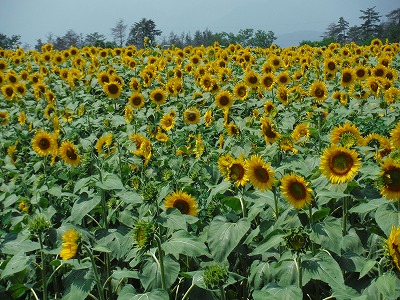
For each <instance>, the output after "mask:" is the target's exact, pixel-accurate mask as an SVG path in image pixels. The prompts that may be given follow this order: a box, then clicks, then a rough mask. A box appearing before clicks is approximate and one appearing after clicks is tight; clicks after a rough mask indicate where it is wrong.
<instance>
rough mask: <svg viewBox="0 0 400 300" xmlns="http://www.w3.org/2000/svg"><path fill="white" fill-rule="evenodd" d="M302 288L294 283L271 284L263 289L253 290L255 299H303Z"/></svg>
mask: <svg viewBox="0 0 400 300" xmlns="http://www.w3.org/2000/svg"><path fill="white" fill-rule="evenodd" d="M302 298H303V292H302V290H301V289H300V288H299V287H297V286H294V285H289V286H285V287H280V286H274V285H271V286H270V287H267V288H265V289H263V290H261V291H260V290H256V291H254V292H253V299H254V300H265V299H268V300H293V299H302Z"/></svg>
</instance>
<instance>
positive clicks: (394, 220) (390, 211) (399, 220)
mask: <svg viewBox="0 0 400 300" xmlns="http://www.w3.org/2000/svg"><path fill="white" fill-rule="evenodd" d="M375 220H376V223H377V224H378V226H379V227H380V228H381V229H382V231H383V232H384V233H385V234H386V235H387V236H389V234H390V231H391V230H392V226H393V225H394V226H398V225H399V224H400V212H399V211H397V209H396V208H395V207H394V205H393V203H391V202H387V203H384V204H382V205H381V206H379V207H378V209H377V210H376V212H375Z"/></svg>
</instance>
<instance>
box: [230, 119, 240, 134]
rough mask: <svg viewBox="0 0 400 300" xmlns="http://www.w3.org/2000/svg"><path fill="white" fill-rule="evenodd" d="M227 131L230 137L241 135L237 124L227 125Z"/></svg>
mask: <svg viewBox="0 0 400 300" xmlns="http://www.w3.org/2000/svg"><path fill="white" fill-rule="evenodd" d="M227 131H228V135H230V136H239V135H240V129H239V127H238V126H237V125H236V124H235V123H232V122H231V123H229V124H227Z"/></svg>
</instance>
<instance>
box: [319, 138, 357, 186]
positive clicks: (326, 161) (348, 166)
mask: <svg viewBox="0 0 400 300" xmlns="http://www.w3.org/2000/svg"><path fill="white" fill-rule="evenodd" d="M360 161H361V159H360V158H359V157H358V153H357V152H356V151H355V150H353V149H348V148H345V147H343V146H337V145H331V146H330V147H328V148H327V149H325V151H324V153H323V155H322V157H321V164H320V169H321V171H322V173H323V174H324V175H325V176H326V177H327V178H328V179H329V181H330V182H332V183H344V182H347V181H349V180H351V179H352V178H353V177H354V176H355V175H356V174H357V172H358V169H359V168H360V167H361V163H360Z"/></svg>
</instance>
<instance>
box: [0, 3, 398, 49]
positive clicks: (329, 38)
mask: <svg viewBox="0 0 400 300" xmlns="http://www.w3.org/2000/svg"><path fill="white" fill-rule="evenodd" d="M360 12H361V13H362V15H361V16H360V17H359V18H360V19H361V20H362V23H361V24H360V25H359V26H357V25H355V26H350V25H349V22H347V21H346V20H345V19H344V18H343V17H340V18H339V20H338V21H337V22H336V23H331V24H329V26H328V28H327V29H326V31H325V32H324V34H323V35H322V36H321V38H322V40H320V41H302V42H300V45H302V44H311V45H314V46H318V45H319V46H323V45H328V44H329V43H332V42H337V43H341V44H345V43H349V42H355V43H357V44H368V43H369V42H370V41H371V40H372V39H374V38H380V39H381V40H386V39H387V40H388V41H389V42H398V41H400V8H398V9H395V10H393V11H391V12H390V13H389V14H387V15H386V17H387V20H386V21H384V22H381V18H382V16H381V15H380V14H379V13H378V12H377V11H376V10H375V7H371V8H367V9H366V10H360ZM161 35H162V31H161V30H159V29H157V26H156V24H155V23H154V21H153V20H151V19H146V18H142V19H141V20H140V21H138V22H136V23H134V24H133V25H132V26H131V27H130V28H129V30H128V25H127V24H126V23H125V22H124V21H123V20H122V19H120V20H118V21H117V23H116V24H115V26H114V27H112V28H111V37H112V40H111V41H110V40H107V38H106V36H105V35H104V34H101V33H99V32H94V33H90V34H86V35H83V34H82V33H81V34H78V33H76V32H75V31H74V30H72V29H70V30H68V31H67V32H66V33H65V35H63V36H55V35H54V34H52V33H49V34H48V35H47V36H46V39H45V40H42V39H38V40H37V43H36V45H35V46H34V48H35V49H36V50H39V51H40V50H41V47H42V45H44V44H45V43H51V44H52V45H53V47H54V49H57V50H63V49H69V48H70V47H71V46H74V47H77V48H81V47H84V46H98V47H102V48H116V47H124V46H129V45H133V46H135V47H137V48H138V49H141V48H143V47H144V46H145V44H148V45H149V44H150V45H160V46H161V47H172V46H176V47H180V48H183V47H186V46H200V45H204V46H209V45H212V44H214V43H215V42H218V43H219V44H220V45H221V46H228V45H229V44H241V45H242V46H245V47H247V46H248V47H263V48H266V47H269V46H270V45H272V44H273V43H274V41H275V40H276V39H277V37H276V36H275V34H274V32H272V31H268V32H266V31H264V30H254V29H251V28H246V29H241V30H239V32H238V33H237V34H234V33H232V32H229V33H228V32H216V33H213V32H212V31H211V30H209V29H205V30H203V31H200V30H196V31H195V32H194V34H193V35H192V34H191V33H190V32H182V33H179V34H176V33H174V32H170V33H169V35H166V36H165V35H164V36H161ZM20 46H21V37H20V36H19V35H12V36H10V37H8V36H6V35H5V34H2V33H0V48H3V49H15V48H16V47H20Z"/></svg>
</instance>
